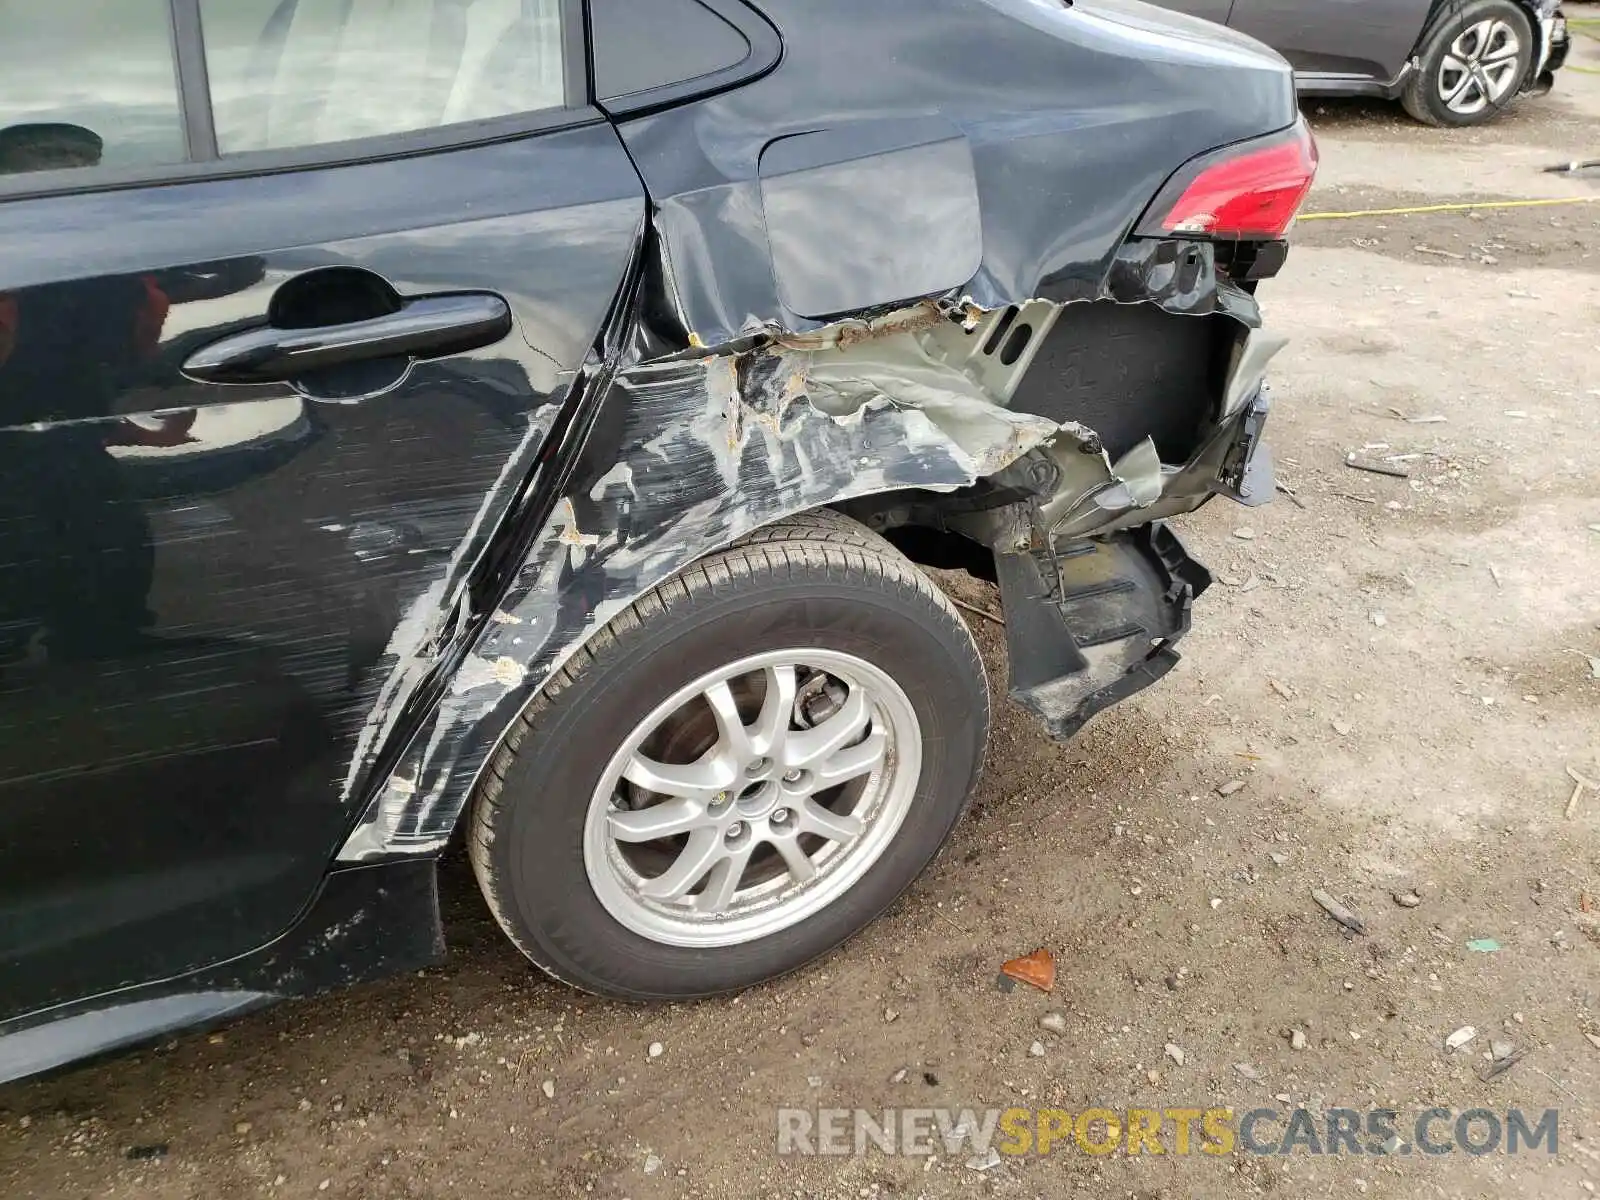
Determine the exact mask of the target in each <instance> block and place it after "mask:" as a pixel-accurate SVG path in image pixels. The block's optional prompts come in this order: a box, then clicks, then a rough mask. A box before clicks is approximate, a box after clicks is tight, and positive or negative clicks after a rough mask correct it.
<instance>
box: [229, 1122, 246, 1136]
mask: <svg viewBox="0 0 1600 1200" xmlns="http://www.w3.org/2000/svg"><path fill="white" fill-rule="evenodd" d="M233 1131H234V1132H235V1133H237V1134H246V1133H249V1132H250V1122H249V1121H240V1122H238V1123H237V1124H236V1125H234V1127H233Z"/></svg>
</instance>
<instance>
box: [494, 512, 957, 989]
mask: <svg viewBox="0 0 1600 1200" xmlns="http://www.w3.org/2000/svg"><path fill="white" fill-rule="evenodd" d="M987 728H988V691H987V685H986V683H985V680H984V674H983V667H982V664H981V662H980V660H979V658H978V655H977V652H976V649H975V647H974V645H973V642H972V637H971V634H970V633H969V632H968V630H967V628H966V626H965V625H964V624H963V622H962V620H961V618H960V615H959V614H958V613H957V612H956V610H955V609H954V607H953V606H952V605H951V604H950V602H949V600H948V599H947V598H945V597H944V595H943V594H942V593H940V592H939V591H938V589H937V588H935V587H934V585H933V584H932V582H931V581H930V580H929V579H928V578H927V577H926V576H925V575H923V574H922V572H920V571H919V570H918V569H917V568H916V567H915V566H914V565H913V564H912V563H910V562H909V561H908V560H906V559H905V558H904V557H902V556H901V555H900V554H899V553H898V552H897V551H896V550H895V549H894V548H893V547H891V546H890V545H889V544H888V543H887V542H885V541H884V540H883V539H881V538H879V537H877V536H876V535H874V534H872V533H870V532H868V531H867V530H866V529H864V528H862V527H861V526H860V525H857V524H856V523H855V522H852V521H849V520H848V519H846V518H844V517H841V516H839V515H838V514H836V513H832V512H820V513H813V514H807V515H806V516H804V517H801V518H797V519H795V520H793V521H790V522H785V523H783V524H780V525H776V526H773V527H770V528H768V529H766V530H763V531H761V532H759V533H758V534H756V535H754V536H753V537H752V538H750V539H748V540H747V541H745V542H744V543H742V544H741V545H739V546H736V547H734V548H733V549H731V550H728V551H726V552H723V553H721V554H717V555H714V556H712V557H710V558H708V559H706V560H703V561H702V562H700V563H698V564H696V565H695V566H694V567H692V568H691V569H690V570H688V571H686V572H685V573H683V574H682V575H680V576H679V577H677V578H676V579H674V580H672V581H671V582H669V583H667V584H664V585H662V586H661V587H660V588H658V589H656V590H655V591H654V592H652V593H650V594H649V595H648V596H646V597H644V598H643V599H641V600H640V601H639V602H638V603H636V604H635V605H633V606H632V608H630V609H629V610H628V611H627V612H626V613H624V614H623V615H622V616H620V617H618V618H617V619H616V620H614V621H613V622H612V623H611V624H610V625H608V626H607V627H606V629H605V630H603V631H602V632H601V633H600V634H598V635H596V637H595V638H594V639H593V640H592V641H591V642H590V643H589V645H588V646H587V647H586V648H585V649H584V650H583V651H582V652H581V653H580V654H579V656H578V657H577V659H576V661H574V662H573V663H572V664H570V665H569V666H568V667H567V668H565V669H564V670H563V671H561V672H560V673H559V674H558V676H557V677H556V678H555V679H554V680H553V681H552V682H551V683H550V685H549V686H547V687H546V688H545V690H544V691H543V692H542V693H541V694H540V696H538V697H537V698H536V699H535V700H534V701H533V702H532V703H531V704H530V705H529V706H528V708H527V710H526V711H525V712H524V713H523V714H522V716H521V717H519V718H518V720H517V721H516V723H515V726H514V727H513V728H512V729H511V730H510V731H509V732H508V734H507V736H506V738H505V740H504V743H503V745H502V746H501V748H500V749H499V751H498V752H497V753H496V755H495V757H494V760H493V762H492V764H491V768H490V770H489V771H488V772H487V773H486V777H485V780H484V783H483V785H482V786H481V788H480V791H479V794H478V796H477V798H476V800H475V804H474V810H473V819H472V830H471V836H470V839H469V846H470V850H471V857H472V862H473V866H474V869H475V870H476V872H477V875H478V879H479V882H480V883H481V884H482V886H483V890H484V894H485V895H486V896H487V897H488V899H489V902H490V906H491V908H492V909H493V910H494V912H495V915H496V917H497V918H498V919H499V921H500V923H501V925H502V926H503V927H504V929H505V930H506V932H507V933H508V934H509V935H510V937H511V938H512V940H513V941H514V942H515V943H516V944H517V945H518V946H519V947H520V948H521V949H522V950H523V952H524V953H525V954H527V956H528V957H529V958H530V959H532V960H533V961H534V962H535V963H537V964H538V965H539V966H541V967H543V968H544V969H545V970H546V971H548V972H549V973H550V974H552V975H554V976H556V977H557V978H559V979H562V980H565V981H567V982H570V983H573V984H576V985H577V986H579V987H583V988H585V989H587V990H590V991H594V992H600V993H604V994H607V995H613V996H618V997H623V998H630V999H652V998H683V997H692V996H703V995H711V994H715V993H718V992H725V991H729V990H733V989H737V988H742V987H748V986H750V985H751V984H754V983H758V982H760V981H761V980H764V979H768V978H771V977H772V976H774V975H778V974H782V973H783V972H786V971H789V970H792V969H794V968H796V967H799V966H801V965H803V964H804V963H806V962H809V961H810V960H811V959H813V958H815V957H817V956H818V955H820V954H823V953H825V952H827V951H828V950H830V949H832V948H833V947H835V946H837V945H838V944H839V943H840V942H842V941H844V940H845V939H846V938H848V937H849V936H851V935H852V934H854V933H855V932H857V931H858V930H859V929H861V928H862V927H863V926H865V925H866V924H868V923H869V922H871V921H872V920H873V919H874V918H875V917H876V916H877V915H878V914H879V913H881V912H882V911H883V910H884V909H885V908H886V907H888V905H889V904H890V903H892V902H893V900H894V899H895V897H897V896H898V895H899V894H900V893H901V892H902V891H903V890H904V889H905V888H906V887H907V886H908V885H909V884H910V883H911V882H912V880H914V879H915V878H916V877H917V875H918V874H919V873H920V872H921V871H922V869H923V868H924V867H925V866H926V865H927V864H928V862H929V861H930V860H931V859H932V858H933V856H934V855H935V854H936V853H937V852H938V849H939V847H940V846H941V845H943V843H944V841H945V839H946V838H947V837H948V836H949V834H950V832H951V830H952V829H953V827H954V826H955V824H956V821H957V820H958V819H959V817H960V815H961V813H962V811H963V809H964V808H965V806H966V803H967V800H968V798H969V797H970V795H971V794H972V790H973V787H974V785H975V783H976V780H977V775H978V770H979V767H980V765H981V761H982V756H983V746H984V740H985V737H986V735H987Z"/></svg>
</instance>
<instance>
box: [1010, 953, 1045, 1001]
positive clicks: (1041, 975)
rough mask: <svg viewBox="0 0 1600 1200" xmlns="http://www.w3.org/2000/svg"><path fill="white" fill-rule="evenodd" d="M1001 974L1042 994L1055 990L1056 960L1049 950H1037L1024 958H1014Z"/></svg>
mask: <svg viewBox="0 0 1600 1200" xmlns="http://www.w3.org/2000/svg"><path fill="white" fill-rule="evenodd" d="M1000 973H1001V974H1002V975H1005V976H1007V977H1008V978H1011V979H1015V980H1016V981H1017V982H1018V983H1026V984H1027V985H1029V986H1030V987H1036V988H1038V989H1039V990H1040V991H1041V992H1049V991H1054V990H1055V986H1056V960H1055V956H1054V955H1052V954H1051V953H1050V951H1048V950H1035V951H1034V952H1033V953H1032V954H1029V955H1027V956H1026V957H1024V958H1013V959H1012V960H1011V961H1010V962H1008V963H1006V964H1005V965H1004V966H1003V967H1001V968H1000Z"/></svg>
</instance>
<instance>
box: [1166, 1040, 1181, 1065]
mask: <svg viewBox="0 0 1600 1200" xmlns="http://www.w3.org/2000/svg"><path fill="white" fill-rule="evenodd" d="M1165 1049H1166V1052H1167V1057H1168V1058H1170V1059H1171V1060H1172V1061H1173V1062H1175V1063H1177V1064H1178V1065H1179V1066H1180V1067H1181V1066H1183V1047H1182V1046H1179V1045H1176V1044H1174V1043H1172V1042H1168V1043H1167V1044H1166V1047H1165Z"/></svg>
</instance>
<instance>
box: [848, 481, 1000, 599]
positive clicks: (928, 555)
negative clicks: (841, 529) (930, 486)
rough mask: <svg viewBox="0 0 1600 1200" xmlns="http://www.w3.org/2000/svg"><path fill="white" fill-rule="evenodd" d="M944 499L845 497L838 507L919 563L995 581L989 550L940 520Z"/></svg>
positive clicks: (894, 494)
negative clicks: (847, 498)
mask: <svg viewBox="0 0 1600 1200" xmlns="http://www.w3.org/2000/svg"><path fill="white" fill-rule="evenodd" d="M943 499H945V498H944V497H941V496H936V495H934V494H932V493H921V492H917V493H911V492H888V493H885V494H883V495H879V496H867V497H863V498H862V499H859V500H851V501H847V502H846V503H844V504H841V505H838V506H837V511H839V512H842V513H843V514H844V515H845V516H847V517H850V518H851V519H852V520H856V521H859V522H860V523H861V524H863V525H865V526H866V527H867V528H868V529H870V530H872V531H873V532H874V533H876V534H879V535H880V536H881V537H883V538H884V539H885V540H887V541H888V542H889V543H890V545H892V546H893V547H894V548H895V549H896V550H898V551H900V553H901V554H904V555H905V556H906V557H907V558H909V559H910V560H911V561H912V562H914V563H916V564H917V565H918V566H919V567H931V568H933V569H934V570H936V571H965V572H966V573H967V574H969V575H972V576H974V577H976V578H978V579H985V580H988V581H989V582H990V583H994V582H996V581H997V579H998V576H997V575H996V573H995V565H994V552H993V551H992V550H990V549H989V547H988V546H985V545H983V544H982V543H981V542H977V541H974V540H973V539H972V538H970V537H968V536H966V535H965V534H962V533H958V532H956V530H954V529H952V528H950V527H949V526H948V525H947V524H946V523H945V521H944V516H945V513H944V512H943V511H942V506H941V504H940V501H941V500H943ZM958 507H959V506H958Z"/></svg>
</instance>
